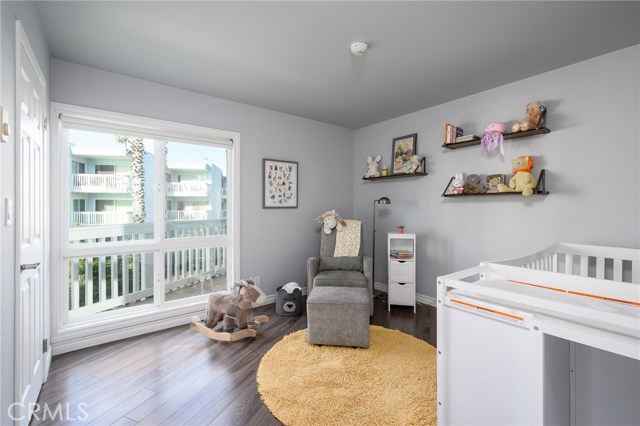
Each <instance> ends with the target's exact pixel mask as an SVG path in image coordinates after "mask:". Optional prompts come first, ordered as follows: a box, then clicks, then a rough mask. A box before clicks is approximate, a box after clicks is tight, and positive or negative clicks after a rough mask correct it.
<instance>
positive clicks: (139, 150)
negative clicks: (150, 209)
mask: <svg viewBox="0 0 640 426" xmlns="http://www.w3.org/2000/svg"><path fill="white" fill-rule="evenodd" d="M116 140H117V141H118V143H123V144H125V147H129V148H128V149H127V155H128V156H129V158H131V166H130V167H131V198H132V199H133V213H132V221H133V223H143V222H144V221H145V219H146V217H147V213H146V211H145V207H144V156H145V154H146V151H145V149H144V143H143V141H142V138H140V137H133V136H116Z"/></svg>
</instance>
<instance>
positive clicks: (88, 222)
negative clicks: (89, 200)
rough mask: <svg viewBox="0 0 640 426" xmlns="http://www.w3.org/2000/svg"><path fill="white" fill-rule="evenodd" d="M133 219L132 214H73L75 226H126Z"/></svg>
mask: <svg viewBox="0 0 640 426" xmlns="http://www.w3.org/2000/svg"><path fill="white" fill-rule="evenodd" d="M131 218H132V212H73V225H74V226H97V225H124V224H127V223H132V220H131Z"/></svg>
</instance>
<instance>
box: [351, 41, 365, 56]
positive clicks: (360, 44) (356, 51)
mask: <svg viewBox="0 0 640 426" xmlns="http://www.w3.org/2000/svg"><path fill="white" fill-rule="evenodd" d="M368 48H369V46H367V43H365V42H364V41H356V42H355V43H351V54H352V55H354V56H362V55H364V52H366V51H367V49H368Z"/></svg>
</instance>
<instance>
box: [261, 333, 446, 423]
mask: <svg viewBox="0 0 640 426" xmlns="http://www.w3.org/2000/svg"><path fill="white" fill-rule="evenodd" d="M257 381H258V392H259V393H260V397H261V398H262V400H263V401H264V403H265V404H266V405H267V407H268V408H269V410H271V412H272V413H273V415H274V416H275V417H276V418H277V419H278V420H280V421H281V422H283V423H284V424H286V425H289V426H295V425H300V426H311V425H318V426H320V425H322V426H326V425H340V426H344V425H421V426H423V425H435V424H436V422H437V419H436V408H437V407H436V405H437V402H436V349H435V348H434V347H432V346H430V345H429V344H427V343H426V342H424V341H422V340H419V339H416V338H415V337H412V336H409V335H407V334H404V333H402V332H400V331H398V330H389V329H386V328H383V327H378V326H375V325H372V326H371V343H370V346H369V348H368V349H353V348H344V347H338V346H315V345H309V344H308V343H307V331H306V330H300V331H297V332H295V333H292V334H289V335H288V336H285V337H284V338H283V339H282V340H281V341H280V342H278V343H276V344H275V345H274V346H273V348H271V349H270V350H269V352H267V353H266V354H265V356H264V357H263V358H262V360H261V361H260V366H259V367H258V373H257Z"/></svg>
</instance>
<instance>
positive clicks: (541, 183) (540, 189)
mask: <svg viewBox="0 0 640 426" xmlns="http://www.w3.org/2000/svg"><path fill="white" fill-rule="evenodd" d="M452 181H453V177H452V178H451V179H449V183H448V184H447V186H446V188H445V189H444V192H443V193H442V196H443V197H451V198H455V197H484V196H493V195H498V196H501V195H520V196H522V193H521V192H495V193H488V192H481V193H478V194H447V190H448V189H449V187H450V186H451V182H452ZM548 194H549V191H547V189H546V171H545V169H542V170H540V175H539V176H538V183H537V184H536V188H535V190H534V191H533V195H548Z"/></svg>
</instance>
